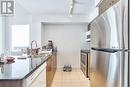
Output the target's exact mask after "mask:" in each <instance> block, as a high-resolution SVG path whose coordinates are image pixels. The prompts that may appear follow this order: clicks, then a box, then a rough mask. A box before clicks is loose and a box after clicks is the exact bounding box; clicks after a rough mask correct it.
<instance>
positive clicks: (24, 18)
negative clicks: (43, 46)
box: [5, 2, 32, 49]
mask: <svg viewBox="0 0 130 87" xmlns="http://www.w3.org/2000/svg"><path fill="white" fill-rule="evenodd" d="M16 3H17V2H16ZM15 7H16V8H15V14H14V15H13V16H9V17H6V19H5V21H6V22H5V26H6V27H5V28H6V34H5V35H6V40H5V47H6V48H5V49H11V43H12V42H11V41H12V40H11V26H12V25H30V28H31V21H32V16H31V15H30V13H29V12H28V11H27V10H25V9H24V8H23V7H22V6H21V5H20V4H18V3H17V4H16V6H15Z"/></svg>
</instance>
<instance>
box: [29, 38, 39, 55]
mask: <svg viewBox="0 0 130 87" xmlns="http://www.w3.org/2000/svg"><path fill="white" fill-rule="evenodd" d="M33 43H35V45H36V48H35V49H33V47H32V45H33ZM37 53H38V48H37V42H36V41H35V40H33V41H32V42H31V54H32V55H34V54H37Z"/></svg>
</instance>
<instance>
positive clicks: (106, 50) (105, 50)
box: [91, 47, 130, 53]
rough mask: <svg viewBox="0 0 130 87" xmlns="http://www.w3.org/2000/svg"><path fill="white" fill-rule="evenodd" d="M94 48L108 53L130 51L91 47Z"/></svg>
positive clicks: (126, 50)
mask: <svg viewBox="0 0 130 87" xmlns="http://www.w3.org/2000/svg"><path fill="white" fill-rule="evenodd" d="M91 49H92V50H95V51H102V52H107V53H116V52H130V50H128V49H109V48H108V49H107V48H94V47H92V48H91Z"/></svg>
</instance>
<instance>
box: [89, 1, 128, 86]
mask: <svg viewBox="0 0 130 87" xmlns="http://www.w3.org/2000/svg"><path fill="white" fill-rule="evenodd" d="M128 13H129V12H128V0H120V1H119V2H118V3H116V4H115V5H114V6H112V7H111V8H110V9H108V10H107V11H106V12H104V13H103V14H102V15H100V16H99V17H97V18H96V19H95V20H93V21H92V22H91V24H90V28H91V59H90V82H91V87H129V86H128V84H129V83H128V60H129V45H128V44H129V38H128V37H129V27H128V21H129V20H128V15H129V14H128Z"/></svg>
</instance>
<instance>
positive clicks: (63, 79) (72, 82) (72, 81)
mask: <svg viewBox="0 0 130 87" xmlns="http://www.w3.org/2000/svg"><path fill="white" fill-rule="evenodd" d="M89 85H90V81H89V79H88V78H86V77H85V76H84V74H83V72H82V71H81V70H80V69H73V71H72V72H63V71H62V69H57V71H56V74H55V76H54V80H53V83H52V86H51V87H90V86H89Z"/></svg>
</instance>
